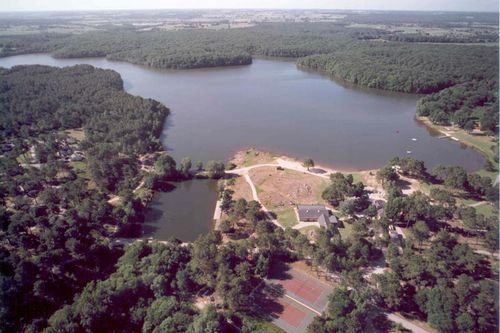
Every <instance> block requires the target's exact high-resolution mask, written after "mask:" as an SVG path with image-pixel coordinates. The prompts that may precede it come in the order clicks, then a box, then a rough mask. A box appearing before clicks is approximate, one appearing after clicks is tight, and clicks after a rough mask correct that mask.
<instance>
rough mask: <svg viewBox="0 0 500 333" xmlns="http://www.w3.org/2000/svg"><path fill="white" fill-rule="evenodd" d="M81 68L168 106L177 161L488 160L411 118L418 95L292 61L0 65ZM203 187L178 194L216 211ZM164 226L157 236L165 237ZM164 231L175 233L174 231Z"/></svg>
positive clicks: (362, 163) (338, 164)
mask: <svg viewBox="0 0 500 333" xmlns="http://www.w3.org/2000/svg"><path fill="white" fill-rule="evenodd" d="M83 63H84V64H90V65H93V66H96V67H100V68H107V69H113V70H115V71H117V72H118V73H120V74H121V76H122V78H123V81H124V87H125V90H126V91H127V92H129V93H131V94H134V95H139V96H142V97H149V98H154V99H156V100H158V101H161V102H162V103H164V104H165V105H166V106H167V107H169V108H170V109H171V111H172V113H171V115H170V116H169V117H168V119H167V121H166V123H165V127H164V131H163V134H162V137H161V140H162V143H163V145H164V146H165V148H166V149H167V150H168V151H169V152H170V154H171V155H172V156H173V157H174V158H175V159H176V160H180V159H181V158H183V157H186V156H188V157H190V158H191V159H192V160H193V161H197V160H201V161H208V160H215V159H220V160H227V159H228V158H229V157H231V156H232V154H233V153H234V152H236V151H237V150H240V149H242V148H247V147H255V148H257V149H262V150H268V151H271V152H275V153H282V154H285V155H289V156H292V157H296V158H298V159H303V158H305V157H311V158H313V159H314V160H315V162H316V163H317V164H323V165H325V166H329V167H332V168H339V169H344V170H362V169H371V168H377V167H380V166H382V165H384V164H385V163H386V162H387V161H388V160H390V159H391V158H392V157H394V156H412V157H414V158H417V159H420V160H423V161H424V162H425V164H426V166H427V167H428V168H432V167H434V166H436V165H438V164H450V165H461V166H464V167H465V168H467V169H468V170H475V169H479V168H480V167H481V166H482V165H483V163H484V159H483V157H482V156H481V155H480V154H479V153H478V152H476V151H475V150H473V149H471V148H468V147H466V146H465V145H462V144H460V143H458V142H455V141H452V140H449V139H442V138H439V135H438V133H435V132H433V131H432V130H430V129H428V128H427V127H425V126H424V125H423V124H421V123H419V122H418V121H416V120H415V117H414V116H415V109H416V102H417V100H418V98H419V96H416V95H411V94H400V93H389V92H384V91H379V90H373V89H361V88H355V87H352V86H348V85H344V84H341V83H339V82H336V81H333V80H331V79H329V78H328V77H325V76H323V75H320V74H317V73H311V72H309V71H302V70H299V69H297V67H296V66H295V64H294V63H293V62H290V61H277V60H268V59H255V60H254V62H253V64H252V65H249V66H238V67H225V68H210V69H196V70H184V71H173V70H157V69H152V68H147V67H142V66H137V65H132V64H129V63H124V62H114V61H108V60H106V59H104V58H85V59H54V58H52V57H50V56H49V55H45V54H31V55H20V56H13V57H7V58H0V66H2V67H11V66H13V65H20V64H44V65H51V66H70V65H75V64H83ZM413 139H416V140H413ZM407 152H411V154H408V153H407ZM203 186H205V185H203ZM203 186H201V187H199V186H192V187H190V188H187V189H183V190H182V191H185V192H186V193H190V194H189V195H191V196H192V200H191V201H192V202H191V206H190V207H191V210H193V209H199V210H202V211H205V207H209V206H210V207H211V210H212V211H213V206H214V204H215V197H214V198H212V197H210V198H206V196H207V193H208V192H206V189H205V188H203ZM181 188H183V187H182V186H181ZM202 188H203V189H202ZM177 193H179V195H177ZM174 194H175V195H174ZM178 197H182V195H180V191H179V190H175V191H173V192H171V193H164V194H160V195H159V196H158V199H157V200H156V201H155V204H154V205H156V204H157V203H161V202H163V203H165V204H164V205H162V204H159V206H158V207H164V210H163V209H161V210H162V211H163V212H164V215H165V217H164V218H163V219H164V220H168V221H170V220H169V219H171V218H170V217H169V216H171V215H174V214H173V211H174V210H178V207H182V210H183V211H184V210H187V211H189V210H190V209H187V208H186V206H185V205H184V204H182V205H176V204H175V202H176V200H178V199H177V198H178ZM179 200H180V199H179ZM153 207H155V206H153ZM201 207H204V208H201ZM175 214H180V215H175V217H173V218H175V219H179V220H176V222H172V221H170V222H168V223H166V224H168V225H169V226H170V225H171V224H172V223H176V225H179V223H187V222H186V220H187V219H189V218H196V219H197V218H200V220H199V221H197V223H198V224H200V225H201V224H203V225H204V226H207V228H209V226H210V220H211V218H212V214H209V215H206V216H205V217H202V216H201V215H199V217H195V216H192V215H190V214H191V212H185V214H186V215H184V216H182V214H181V213H179V212H178V211H177V212H176V213H175ZM173 218H172V219H173ZM205 218H206V220H205ZM159 219H162V218H159ZM179 221H183V222H179ZM161 228H162V227H160V226H158V227H157V230H158V231H157V233H155V235H160V234H161V235H163V234H164V233H162V232H161V231H160V229H161ZM169 228H170V227H169ZM168 230H169V231H168V232H172V236H175V237H177V233H176V230H177V227H172V228H171V229H168ZM194 234H196V235H197V234H198V233H197V231H196V232H194ZM161 237H164V236H161ZM183 237H187V236H186V235H184V236H183ZM185 240H188V239H185Z"/></svg>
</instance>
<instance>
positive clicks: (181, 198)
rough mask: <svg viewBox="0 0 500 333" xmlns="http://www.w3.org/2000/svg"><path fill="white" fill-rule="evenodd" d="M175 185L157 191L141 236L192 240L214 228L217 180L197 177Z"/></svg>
mask: <svg viewBox="0 0 500 333" xmlns="http://www.w3.org/2000/svg"><path fill="white" fill-rule="evenodd" d="M172 185H173V186H175V188H173V189H172V191H169V192H160V193H157V194H156V198H155V200H153V201H152V202H151V204H150V205H149V210H148V213H147V214H146V223H145V224H144V225H143V228H142V229H143V235H142V236H143V237H146V238H149V237H153V238H155V239H161V240H166V239H168V238H169V237H175V238H178V239H181V240H183V241H193V240H195V239H196V238H197V237H198V236H199V235H200V234H203V233H207V232H208V231H209V230H210V229H211V228H212V217H213V214H214V207H215V202H216V201H217V182H216V181H213V180H209V179H204V180H202V179H196V180H192V181H187V182H180V183H172Z"/></svg>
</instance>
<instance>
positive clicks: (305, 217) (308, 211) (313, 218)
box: [297, 205, 338, 228]
mask: <svg viewBox="0 0 500 333" xmlns="http://www.w3.org/2000/svg"><path fill="white" fill-rule="evenodd" d="M297 213H298V216H299V221H301V222H317V223H318V224H319V225H320V226H321V227H323V228H327V227H328V226H330V225H332V224H334V225H336V224H337V223H338V220H337V218H336V217H335V215H330V212H329V211H328V209H326V207H325V206H322V205H297Z"/></svg>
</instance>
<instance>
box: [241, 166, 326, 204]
mask: <svg viewBox="0 0 500 333" xmlns="http://www.w3.org/2000/svg"><path fill="white" fill-rule="evenodd" d="M249 174H250V177H251V178H252V181H253V182H254V184H255V186H256V188H257V193H258V195H259V199H260V200H261V201H262V203H263V204H264V205H265V206H266V207H268V208H269V209H284V208H292V207H294V206H295V205H297V204H318V203H320V204H324V201H323V199H321V193H322V192H323V190H324V189H325V187H326V186H327V185H328V183H329V181H328V180H327V179H323V178H321V177H316V176H313V175H310V174H306V173H302V172H298V171H292V170H277V169H276V168H274V167H262V168H256V169H252V170H250V171H249Z"/></svg>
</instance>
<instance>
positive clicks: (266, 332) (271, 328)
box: [260, 322, 286, 333]
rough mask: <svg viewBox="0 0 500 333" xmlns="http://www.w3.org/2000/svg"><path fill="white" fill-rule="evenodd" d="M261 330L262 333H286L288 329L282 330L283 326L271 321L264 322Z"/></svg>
mask: <svg viewBox="0 0 500 333" xmlns="http://www.w3.org/2000/svg"><path fill="white" fill-rule="evenodd" d="M260 332H262V333H286V331H284V330H282V329H281V328H279V327H278V326H276V325H274V324H273V323H270V322H264V323H262V330H261V331H260Z"/></svg>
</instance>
